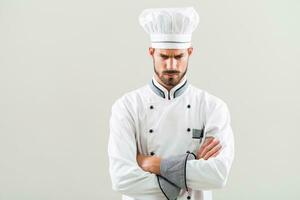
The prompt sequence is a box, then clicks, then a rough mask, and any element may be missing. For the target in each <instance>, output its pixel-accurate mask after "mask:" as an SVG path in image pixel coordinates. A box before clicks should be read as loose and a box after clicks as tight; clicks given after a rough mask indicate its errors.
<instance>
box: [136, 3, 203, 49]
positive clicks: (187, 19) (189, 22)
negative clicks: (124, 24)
mask: <svg viewBox="0 0 300 200" xmlns="http://www.w3.org/2000/svg"><path fill="white" fill-rule="evenodd" d="M139 22H140V25H141V26H142V27H143V28H144V30H145V31H146V32H147V33H148V34H150V38H151V47H153V48H159V49H185V48H189V47H191V39H192V32H193V31H194V30H195V29H196V27H197V25H198V23H199V15H198V13H197V12H196V11H195V9H194V8H193V7H184V8H155V9H145V10H143V12H142V13H141V14H140V16H139Z"/></svg>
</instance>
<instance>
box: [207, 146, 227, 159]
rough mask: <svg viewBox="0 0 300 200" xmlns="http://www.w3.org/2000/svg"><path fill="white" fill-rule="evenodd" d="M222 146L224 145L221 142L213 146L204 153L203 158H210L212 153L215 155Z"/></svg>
mask: <svg viewBox="0 0 300 200" xmlns="http://www.w3.org/2000/svg"><path fill="white" fill-rule="evenodd" d="M221 147H222V146H221V144H218V145H217V146H215V147H214V148H212V149H211V150H210V151H208V152H207V153H206V154H205V155H204V157H203V159H204V160H207V159H209V158H210V157H211V156H212V155H214V154H215V153H216V152H218V151H219V150H220V149H221Z"/></svg>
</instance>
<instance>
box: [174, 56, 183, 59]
mask: <svg viewBox="0 0 300 200" xmlns="http://www.w3.org/2000/svg"><path fill="white" fill-rule="evenodd" d="M182 57H183V55H179V56H175V59H176V60H179V59H181V58H182Z"/></svg>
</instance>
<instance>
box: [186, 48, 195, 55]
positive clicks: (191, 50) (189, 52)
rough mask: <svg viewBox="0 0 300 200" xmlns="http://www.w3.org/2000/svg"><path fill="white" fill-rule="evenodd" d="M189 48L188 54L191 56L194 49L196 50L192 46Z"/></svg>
mask: <svg viewBox="0 0 300 200" xmlns="http://www.w3.org/2000/svg"><path fill="white" fill-rule="evenodd" d="M187 50H188V54H189V56H190V55H192V53H193V50H194V49H193V47H190V48H188V49H187Z"/></svg>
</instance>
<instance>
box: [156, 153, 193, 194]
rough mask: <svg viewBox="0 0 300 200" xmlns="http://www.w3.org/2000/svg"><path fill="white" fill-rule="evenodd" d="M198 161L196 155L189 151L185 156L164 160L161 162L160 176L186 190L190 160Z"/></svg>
mask: <svg viewBox="0 0 300 200" xmlns="http://www.w3.org/2000/svg"><path fill="white" fill-rule="evenodd" d="M191 159H196V155H195V154H193V153H190V152H189V151H187V152H186V154H183V155H177V156H173V157H169V158H162V159H161V162H160V175H161V176H163V177H164V178H166V179H167V180H168V181H169V182H171V183H173V184H175V185H177V186H178V187H179V188H182V189H186V190H187V191H188V187H187V184H186V163H187V161H188V160H191Z"/></svg>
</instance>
